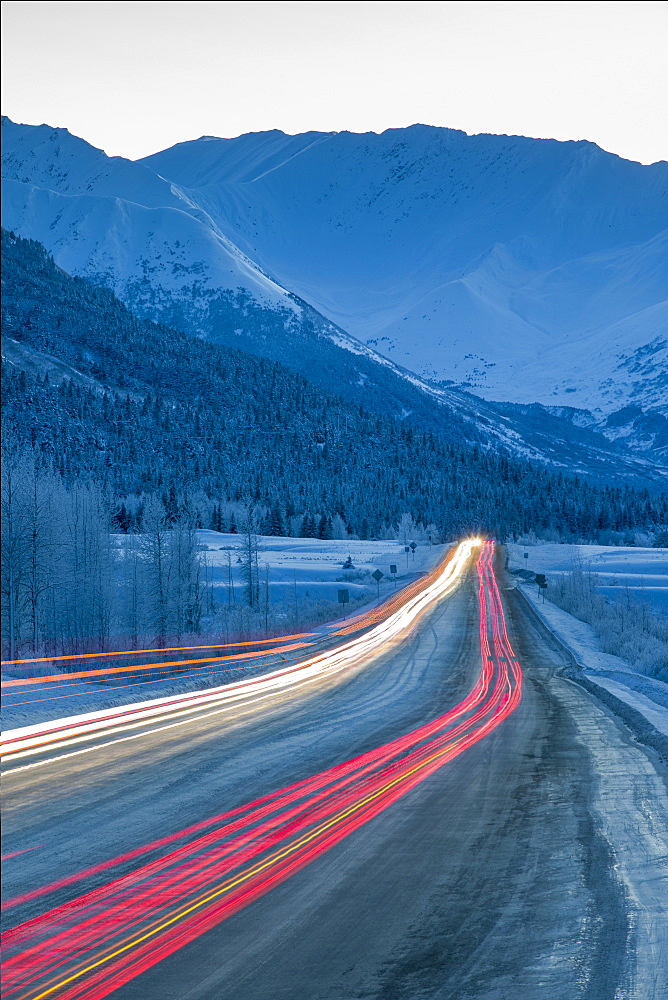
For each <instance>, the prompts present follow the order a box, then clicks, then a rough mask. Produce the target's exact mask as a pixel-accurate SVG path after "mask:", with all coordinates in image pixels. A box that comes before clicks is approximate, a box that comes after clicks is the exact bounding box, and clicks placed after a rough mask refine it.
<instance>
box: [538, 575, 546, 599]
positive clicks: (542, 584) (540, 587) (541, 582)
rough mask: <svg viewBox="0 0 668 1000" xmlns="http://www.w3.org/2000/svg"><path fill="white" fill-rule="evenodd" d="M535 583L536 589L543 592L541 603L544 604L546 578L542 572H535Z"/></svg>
mask: <svg viewBox="0 0 668 1000" xmlns="http://www.w3.org/2000/svg"><path fill="white" fill-rule="evenodd" d="M536 583H537V585H538V590H539V591H542V593H543V604H545V591H546V590H547V580H546V578H545V574H544V573H536Z"/></svg>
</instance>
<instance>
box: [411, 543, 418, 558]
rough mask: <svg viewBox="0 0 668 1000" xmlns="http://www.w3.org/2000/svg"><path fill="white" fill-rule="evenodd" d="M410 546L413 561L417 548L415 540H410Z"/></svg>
mask: <svg viewBox="0 0 668 1000" xmlns="http://www.w3.org/2000/svg"><path fill="white" fill-rule="evenodd" d="M411 548H412V550H413V562H415V550H416V548H417V542H411Z"/></svg>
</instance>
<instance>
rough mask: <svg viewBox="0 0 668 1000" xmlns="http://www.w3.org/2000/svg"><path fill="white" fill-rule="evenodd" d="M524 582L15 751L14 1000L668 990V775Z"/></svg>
mask: <svg viewBox="0 0 668 1000" xmlns="http://www.w3.org/2000/svg"><path fill="white" fill-rule="evenodd" d="M508 587H509V585H508V583H507V582H506V581H505V580H504V577H503V573H502V572H501V573H500V587H498V586H497V580H496V577H495V574H494V571H493V546H492V545H491V544H486V545H483V546H476V545H471V544H469V545H468V547H467V546H466V545H465V546H464V547H459V549H457V550H456V551H455V553H454V555H453V556H451V558H450V560H449V562H448V563H447V565H446V566H444V567H441V568H440V570H439V571H438V572H435V573H434V574H431V575H430V577H429V578H427V580H425V581H423V583H422V585H421V586H420V587H419V588H416V589H415V590H414V591H412V592H411V593H410V594H409V595H408V596H407V597H404V598H403V600H402V601H401V602H399V604H398V605H396V606H393V607H392V608H390V609H389V610H388V613H387V614H385V615H384V616H377V620H375V621H374V622H369V623H367V626H368V627H366V629H365V631H364V632H363V633H362V634H361V635H359V634H355V635H354V637H353V638H352V639H348V640H346V639H345V637H341V639H342V641H340V642H339V644H338V645H337V646H336V647H335V648H332V649H327V650H325V651H322V652H318V653H316V654H315V655H312V656H310V657H309V656H307V657H306V658H305V659H301V660H299V659H298V656H297V653H295V662H293V663H290V664H289V665H287V666H285V667H282V668H281V669H279V670H274V671H271V676H269V677H267V678H265V679H264V680H261V681H258V679H257V678H254V679H253V681H252V682H250V681H249V682H247V683H246V685H245V686H244V685H237V686H236V688H235V687H234V686H231V685H228V686H227V689H226V690H225V691H222V690H221V691H215V692H213V693H209V695H208V696H207V697H208V699H209V700H208V701H207V702H206V704H202V703H197V702H195V703H193V701H192V698H190V699H189V700H188V702H187V703H184V702H183V701H182V702H179V703H178V704H171V705H169V706H166V705H164V704H161V705H159V706H155V705H153V706H143V707H138V706H133V712H134V714H133V715H132V716H131V717H130V716H128V715H127V714H121V713H116V717H115V718H114V719H113V720H110V719H108V718H105V719H103V720H101V719H88V720H83V721H82V720H78V721H72V720H70V721H69V722H67V723H65V724H63V725H61V726H57V727H51V728H52V730H56V732H55V733H54V732H53V731H51V732H49V733H48V734H46V735H45V734H44V732H43V730H44V727H42V730H39V727H34V729H35V731H33V732H31V733H23V734H19V736H18V737H17V738H16V739H14V740H10V741H9V743H8V745H7V746H6V747H5V750H6V751H7V758H6V765H5V766H6V775H5V778H4V799H5V804H4V809H5V828H6V829H5V833H6V841H5V847H4V848H3V851H4V852H5V854H6V855H9V857H8V859H7V861H6V863H5V895H4V899H5V904H4V914H3V917H4V920H3V923H4V925H5V928H6V930H5V935H4V938H5V941H4V950H5V960H4V971H3V988H4V995H5V996H7V997H12V998H21V1000H24V998H25V1000H27V998H28V997H30V998H33V1000H36V998H41V997H46V996H57V997H68V998H72V1000H74V998H76V997H81V998H83V997H86V998H88V997H90V998H94V997H102V996H106V995H109V994H110V993H112V992H113V993H114V995H115V996H119V997H136V998H138V997H142V998H152V997H156V998H158V997H159V998H165V1000H167V998H172V997H173V998H177V997H179V998H181V997H182V998H195V997H201V998H206V997H211V998H214V997H215V998H223V997H230V998H232V997H234V998H235V1000H254V998H267V1000H269V998H271V1000H275V998H276V1000H277V998H285V1000H301V998H303V1000H311V998H340V1000H347V998H352V997H369V998H387V1000H390V998H413V997H443V998H446V997H448V998H454V997H457V998H459V997H468V996H471V997H476V998H477V997H482V998H490V1000H491V998H496V997H498V998H502V997H503V998H505V997H507V996H509V995H511V994H512V993H517V994H518V995H519V996H522V997H527V998H532V997H543V996H545V997H550V998H552V997H563V998H565V1000H566V998H568V1000H571V998H573V997H586V998H590V1000H593V998H601V1000H603V998H608V997H609V998H610V1000H613V998H614V997H638V998H640V997H642V998H646V997H647V998H651V997H662V996H664V995H665V992H666V989H667V988H668V974H667V973H666V968H667V966H668V963H667V962H666V961H665V959H666V956H668V927H667V924H666V914H665V903H666V899H668V887H667V885H666V873H665V857H666V855H667V854H668V796H667V792H666V782H665V774H664V773H662V772H661V770H660V769H659V767H658V764H657V762H656V761H655V760H653V759H652V758H651V756H650V755H648V754H647V753H646V752H644V751H643V750H641V749H640V748H638V747H637V746H636V745H635V744H634V743H633V742H632V740H631V739H630V737H629V734H628V733H627V732H625V730H624V729H623V727H622V726H621V724H620V723H619V722H617V721H616V720H615V719H614V718H613V717H611V716H610V715H609V713H607V711H606V710H604V709H603V708H602V707H600V706H599V705H597V703H596V702H595V701H593V700H592V698H591V696H589V695H588V694H586V693H585V692H582V691H581V690H580V689H579V688H578V687H576V686H575V685H573V684H572V683H571V682H569V681H567V680H565V679H563V678H562V677H560V676H559V674H558V670H559V668H560V667H562V666H564V665H565V664H566V662H567V656H566V654H565V653H563V651H562V650H561V649H560V648H559V647H558V646H557V644H556V643H555V641H554V640H552V639H551V637H550V636H549V634H547V633H546V632H545V630H544V629H543V628H542V626H540V624H539V623H538V622H537V621H536V619H535V618H534V617H533V615H532V613H531V612H530V611H529V609H528V608H526V606H525V605H524V604H523V602H522V599H521V597H520V596H519V595H517V594H516V593H515V592H514V591H513V590H512V589H508ZM302 655H303V654H302ZM248 684H252V687H251V688H249V687H248ZM140 712H145V713H146V714H145V715H144V716H143V717H140V715H139V713H140ZM174 713H178V716H176V715H174ZM130 726H133V727H135V728H134V729H133V730H132V731H130V729H129V728H128V727H130ZM10 735H11V734H10ZM129 737H131V738H129ZM662 959H663V961H662Z"/></svg>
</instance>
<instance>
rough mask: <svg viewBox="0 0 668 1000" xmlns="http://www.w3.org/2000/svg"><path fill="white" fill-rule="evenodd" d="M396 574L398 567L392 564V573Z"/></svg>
mask: <svg viewBox="0 0 668 1000" xmlns="http://www.w3.org/2000/svg"><path fill="white" fill-rule="evenodd" d="M396 572H397V567H396V566H395V565H394V563H390V573H396Z"/></svg>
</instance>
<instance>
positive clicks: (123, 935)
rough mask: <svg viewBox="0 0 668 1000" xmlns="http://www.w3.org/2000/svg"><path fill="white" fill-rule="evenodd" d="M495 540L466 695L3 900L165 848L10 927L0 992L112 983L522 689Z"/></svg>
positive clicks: (98, 990)
mask: <svg viewBox="0 0 668 1000" xmlns="http://www.w3.org/2000/svg"><path fill="white" fill-rule="evenodd" d="M493 552H494V546H493V543H491V542H486V543H484V544H483V545H482V547H481V551H480V555H479V557H478V560H477V573H478V606H479V627H480V653H481V668H480V672H479V675H478V678H477V680H476V683H475V684H474V686H473V688H472V690H471V691H470V692H469V694H468V695H467V697H466V698H464V700H463V701H461V702H460V703H459V704H457V705H455V706H454V707H453V708H452V709H450V710H449V711H447V712H446V713H444V714H442V715H440V716H439V717H437V718H435V719H433V720H432V721H430V722H428V723H426V724H424V725H422V726H420V727H418V728H417V729H415V730H413V731H412V732H410V733H407V734H405V735H404V736H401V737H399V738H397V739H395V740H392V741H391V742H389V743H386V744H384V745H382V746H380V747H376V748H375V749H373V750H371V751H368V752H367V753H364V754H362V755H360V756H358V757H356V758H354V759H352V760H348V761H345V762H343V763H341V764H338V765H336V766H334V767H332V768H329V769H328V770H326V771H322V772H320V773H319V774H315V775H312V776H311V777H310V778H307V779H306V780H304V781H301V782H299V783H297V784H294V785H291V786H289V787H287V788H283V789H280V790H279V791H276V792H274V793H272V794H270V795H267V796H264V797H263V798H261V799H257V800H255V801H254V802H250V803H248V804H247V805H245V806H241V807H239V808H237V809H234V810H231V811H229V812H226V813H223V814H220V815H218V816H215V817H212V818H210V819H208V820H206V821H204V822H201V823H198V824H196V825H195V826H191V827H189V828H188V829H186V830H183V831H180V832H179V833H176V834H173V835H171V836H169V837H165V838H162V839H161V840H160V841H155V842H153V843H151V844H147V845H145V846H143V847H141V848H138V849H136V850H134V851H131V852H129V853H126V854H124V855H121V856H119V857H117V858H114V859H111V860H110V861H108V862H105V863H103V864H102V865H97V866H95V867H93V868H89V869H87V870H85V871H83V872H80V873H79V874H78V875H74V876H70V877H69V878H65V879H61V880H59V881H58V882H55V883H52V884H51V885H48V886H44V887H43V888H42V889H39V890H35V891H33V892H30V893H26V894H24V895H23V896H21V897H18V898H16V899H14V900H10V901H9V903H8V904H6V906H7V908H11V907H13V906H18V905H20V904H22V903H25V902H27V901H28V900H29V899H35V898H36V897H38V896H46V895H48V894H50V893H52V892H54V891H56V890H58V889H62V888H63V887H65V886H67V885H72V884H75V883H76V882H78V881H81V880H84V879H86V878H89V877H91V876H92V875H94V874H99V873H100V872H101V871H103V870H111V869H112V868H114V867H115V866H117V865H120V864H127V863H128V862H129V861H131V860H133V859H135V858H139V857H141V856H142V855H146V854H148V853H153V854H155V853H156V852H158V851H159V852H161V853H160V854H159V855H158V857H157V858H156V857H154V858H153V859H152V860H149V861H147V862H146V863H144V864H141V865H140V867H138V868H136V869H134V870H132V871H131V872H129V873H127V874H124V875H121V876H120V877H117V878H115V879H112V881H110V882H108V883H106V884H104V885H102V886H100V887H98V888H96V889H93V890H91V891H88V892H84V893H83V895H80V896H79V897H77V898H75V899H72V900H71V901H70V902H67V903H64V904H62V905H60V906H56V907H54V908H52V909H50V910H47V911H46V912H44V913H42V914H40V915H39V916H37V917H35V918H33V919H31V920H28V921H26V922H24V923H22V924H19V925H18V926H16V927H14V928H11V929H10V930H8V931H7V932H6V933H5V934H4V935H3V945H4V952H5V961H4V971H3V984H4V996H6V997H8V998H10V997H11V998H12V1000H42V998H46V997H50V996H58V997H59V1000H84V998H86V1000H97V998H102V997H105V996H108V995H109V994H110V993H112V992H113V991H114V990H116V989H117V988H119V987H120V986H121V985H122V984H123V983H126V982H128V981H130V980H131V979H133V978H135V977H136V976H138V975H139V974H140V973H141V972H143V971H145V970H146V969H148V968H150V967H151V966H153V965H155V964H156V963H157V962H159V961H161V960H162V959H163V958H165V957H167V956H168V955H171V954H173V953H174V952H175V951H177V950H178V949H179V948H181V947H183V946H184V945H185V944H187V943H188V942H189V941H192V940H194V939H195V938H197V937H199V936H200V935H201V934H203V933H205V932H206V931H207V930H209V929H210V928H212V927H215V926H216V925H217V924H219V923H220V922H221V921H223V920H225V919H226V918H227V917H229V916H230V915H231V914H233V913H235V912H237V911H238V910H240V909H241V908H243V907H244V906H246V905H248V904H249V903H250V902H252V901H253V900H255V899H257V898H258V897H260V896H262V895H264V894H265V893H267V892H269V891H270V890H271V889H272V888H273V887H274V886H276V885H278V884H280V883H281V882H283V881H285V879H287V878H289V877H290V875H292V874H294V873H295V872H296V871H299V870H300V869H301V868H303V867H304V866H306V865H308V864H309V863H311V862H312V861H314V860H315V859H316V858H318V857H319V856H321V855H322V854H323V853H324V852H326V851H327V850H329V849H330V848H331V847H333V846H334V845H335V844H338V843H340V842H341V841H342V840H343V839H344V838H345V837H348V836H349V835H350V834H352V833H353V832H354V831H355V830H356V829H358V828H359V827H360V826H362V825H363V824H365V823H367V822H369V821H370V820H372V819H373V818H374V817H376V816H377V815H379V813H381V812H382V811H383V810H385V809H387V808H388V807H389V806H391V805H392V804H393V803H394V802H396V801H397V800H398V799H399V798H401V797H402V796H404V795H406V794H407V793H408V792H409V791H410V790H411V789H413V788H415V787H416V786H417V785H418V784H420V783H421V782H422V781H424V780H425V779H427V778H428V777H429V776H431V775H433V774H434V773H435V772H436V771H437V770H438V769H439V768H440V767H442V766H443V765H444V764H446V763H447V762H448V761H450V760H453V759H454V758H455V757H457V756H458V755H459V754H461V753H463V752H464V751H465V750H466V749H467V748H469V747H471V746H473V745H474V744H475V743H477V742H478V741H479V740H481V739H482V738H483V737H485V736H486V735H488V734H489V733H490V732H491V731H492V730H493V729H495V728H496V727H497V726H498V725H499V724H500V723H501V722H502V721H503V720H504V719H505V718H507V717H508V715H509V714H510V713H511V712H512V711H513V710H514V709H515V708H516V707H517V705H518V704H519V702H520V699H521V670H520V666H519V663H518V662H517V660H516V657H515V654H514V652H513V649H512V646H511V644H510V641H509V639H508V635H507V632H506V624H505V616H504V611H503V607H502V603H501V597H500V594H499V591H498V586H497V583H496V579H495V577H494V572H493V568H492V559H493ZM357 641H359V640H356V642H357ZM165 848H168V850H167V853H163V852H164V849H165Z"/></svg>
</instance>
